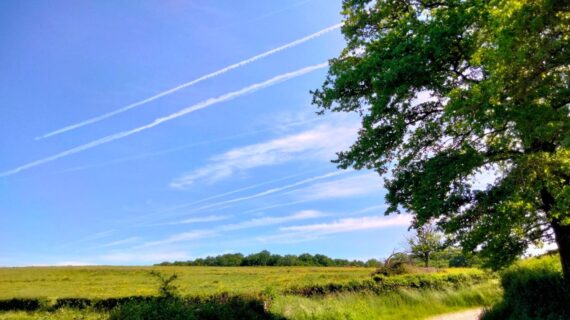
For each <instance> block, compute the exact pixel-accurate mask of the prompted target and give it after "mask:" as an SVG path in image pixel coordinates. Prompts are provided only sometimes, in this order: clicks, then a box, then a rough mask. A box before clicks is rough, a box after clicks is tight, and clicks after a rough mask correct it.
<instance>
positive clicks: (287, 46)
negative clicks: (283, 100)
mask: <svg viewBox="0 0 570 320" xmlns="http://www.w3.org/2000/svg"><path fill="white" fill-rule="evenodd" d="M341 26H342V23H339V24H335V25H334V26H330V27H328V28H325V29H323V30H321V31H318V32H315V33H313V34H311V35H308V36H306V37H304V38H301V39H298V40H295V41H293V42H289V43H287V44H285V45H283V46H281V47H278V48H275V49H271V50H269V51H266V52H264V53H261V54H258V55H256V56H253V57H251V58H248V59H246V60H243V61H240V62H237V63H234V64H232V65H230V66H227V67H225V68H223V69H220V70H218V71H214V72H212V73H209V74H207V75H205V76H202V77H200V78H198V79H194V80H192V81H189V82H186V83H183V84H181V85H179V86H177V87H174V88H171V89H168V90H166V91H162V92H160V93H157V94H155V95H154V96H152V97H149V98H146V99H144V100H140V101H137V102H135V103H132V104H129V105H128V106H125V107H122V108H120V109H117V110H114V111H111V112H108V113H105V114H103V115H100V116H97V117H93V118H91V119H87V120H85V121H82V122H79V123H76V124H72V125H69V126H67V127H63V128H61V129H57V130H55V131H52V132H49V133H46V134H44V135H42V136H38V137H35V138H34V139H35V140H41V139H44V138H47V137H51V136H55V135H58V134H61V133H64V132H67V131H71V130H74V129H77V128H80V127H83V126H86V125H88V124H92V123H95V122H99V121H101V120H103V119H106V118H109V117H112V116H114V115H117V114H119V113H123V112H125V111H127V110H130V109H133V108H136V107H138V106H141V105H143V104H146V103H149V102H151V101H154V100H156V99H159V98H161V97H164V96H167V95H169V94H171V93H174V92H176V91H178V90H181V89H184V88H187V87H190V86H193V85H195V84H197V83H199V82H202V81H204V80H207V79H210V78H213V77H217V76H219V75H221V74H224V73H226V72H228V71H230V70H233V69H236V68H239V67H243V66H245V65H247V64H250V63H252V62H254V61H257V60H259V59H263V58H265V57H268V56H270V55H273V54H275V53H278V52H280V51H283V50H286V49H290V48H293V47H296V46H298V45H300V44H302V43H304V42H307V41H309V40H312V39H315V38H318V37H320V36H322V35H323V34H325V33H328V32H330V31H333V30H336V29H338V28H340V27H341Z"/></svg>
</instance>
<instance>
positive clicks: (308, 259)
mask: <svg viewBox="0 0 570 320" xmlns="http://www.w3.org/2000/svg"><path fill="white" fill-rule="evenodd" d="M159 265H161V266H171V265H174V266H215V267H239V266H314V267H348V266H355V267H376V266H377V265H378V260H375V259H370V260H368V261H366V262H363V261H359V260H346V259H332V258H330V257H328V256H325V255H322V254H315V255H312V254H310V253H303V254H301V255H299V256H296V255H292V254H288V255H284V256H282V255H279V254H271V252H269V251H267V250H263V251H260V252H258V253H252V254H250V255H247V256H244V255H243V254H241V253H227V254H222V255H219V256H215V257H206V258H198V259H195V260H189V261H175V262H162V263H160V264H159Z"/></svg>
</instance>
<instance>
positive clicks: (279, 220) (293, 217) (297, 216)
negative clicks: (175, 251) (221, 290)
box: [141, 210, 326, 247]
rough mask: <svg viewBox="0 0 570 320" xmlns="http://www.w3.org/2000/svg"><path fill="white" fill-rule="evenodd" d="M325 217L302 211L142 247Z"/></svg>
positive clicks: (194, 232) (323, 214) (163, 240)
mask: <svg viewBox="0 0 570 320" xmlns="http://www.w3.org/2000/svg"><path fill="white" fill-rule="evenodd" d="M324 216H326V214H325V213H323V212H321V211H317V210H302V211H299V212H296V213H293V214H290V215H286V216H277V217H273V216H272V217H262V218H254V219H250V220H245V221H242V222H238V223H232V224H225V225H221V226H219V227H216V228H211V229H208V230H193V231H189V232H183V233H177V234H174V235H171V236H169V237H167V238H165V239H162V240H155V241H149V242H145V243H144V244H143V245H142V246H141V247H152V246H161V245H169V244H173V243H179V242H188V241H194V240H198V239H201V238H207V237H212V236H216V235H219V234H221V233H223V232H229V231H236V230H242V229H249V228H258V227H266V226H271V225H279V224H284V223H287V222H292V221H299V220H306V219H314V218H319V217H324Z"/></svg>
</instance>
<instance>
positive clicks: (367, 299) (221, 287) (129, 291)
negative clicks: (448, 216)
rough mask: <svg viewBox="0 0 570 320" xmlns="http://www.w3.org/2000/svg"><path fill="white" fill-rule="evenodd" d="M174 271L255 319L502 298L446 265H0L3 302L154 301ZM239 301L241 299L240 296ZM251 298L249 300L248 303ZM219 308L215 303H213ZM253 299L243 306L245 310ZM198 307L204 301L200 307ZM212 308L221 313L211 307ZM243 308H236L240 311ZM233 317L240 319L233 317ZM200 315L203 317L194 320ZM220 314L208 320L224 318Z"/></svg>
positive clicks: (402, 312) (194, 289)
mask: <svg viewBox="0 0 570 320" xmlns="http://www.w3.org/2000/svg"><path fill="white" fill-rule="evenodd" d="M152 270H155V271H158V272H160V273H161V274H164V275H170V274H173V273H176V274H177V275H178V279H177V280H176V281H175V284H176V286H177V293H178V294H179V295H180V296H182V297H186V298H190V299H195V298H197V297H201V298H200V299H204V300H203V301H208V303H210V304H211V301H212V300H208V299H212V298H211V297H217V298H215V299H218V300H219V299H220V298H219V297H222V298H221V300H223V301H224V302H223V303H224V304H227V301H229V300H228V298H224V294H229V295H231V296H235V297H252V299H253V300H252V301H253V304H251V305H253V306H254V307H255V303H256V302H259V306H260V308H261V309H262V311H263V310H265V311H263V315H262V316H261V317H259V319H423V318H426V317H429V316H432V315H436V314H441V313H445V312H450V311H456V310H461V309H466V308H472V307H477V306H490V305H492V304H493V303H495V302H497V301H498V299H499V298H500V296H501V289H500V287H499V284H498V281H497V279H496V278H494V277H493V276H488V274H487V273H485V272H483V271H481V270H479V269H470V268H451V269H441V270H439V272H437V273H429V274H404V275H399V276H390V277H380V278H376V279H375V280H373V277H371V272H372V271H373V270H374V269H373V268H360V267H103V266H101V267H30V268H0V302H1V301H2V300H4V301H6V300H9V299H12V298H43V299H44V300H45V301H47V302H48V303H50V304H51V305H52V306H53V305H54V303H55V302H56V301H57V299H60V300H62V298H63V299H65V298H74V299H75V298H85V299H88V300H89V299H91V300H93V301H98V300H101V299H109V298H120V297H133V296H148V297H156V296H157V295H158V294H159V292H158V281H157V279H156V277H153V276H151V275H150V271H152ZM240 299H241V298H240ZM248 299H249V298H248ZM216 303H218V302H216ZM248 303H250V302H247V303H245V304H243V306H245V305H246V304H248ZM201 306H203V304H202V305H201ZM213 306H214V307H213V308H223V307H224V305H222V304H218V305H216V304H213ZM243 306H239V307H240V308H243ZM201 308H203V307H201ZM110 315H112V310H108V309H107V310H105V309H98V308H95V307H93V305H92V306H91V307H86V308H82V307H80V308H77V307H72V308H70V307H59V308H53V307H52V308H51V309H50V308H42V309H38V310H35V311H33V312H26V311H17V310H14V311H3V312H2V311H0V319H1V320H16V319H61V320H67V319H86V320H88V319H108V318H109V316H110ZM235 317H236V319H239V318H240V316H239V315H236V316H235ZM197 318H200V317H197ZM224 318H225V317H220V316H218V317H212V319H224Z"/></svg>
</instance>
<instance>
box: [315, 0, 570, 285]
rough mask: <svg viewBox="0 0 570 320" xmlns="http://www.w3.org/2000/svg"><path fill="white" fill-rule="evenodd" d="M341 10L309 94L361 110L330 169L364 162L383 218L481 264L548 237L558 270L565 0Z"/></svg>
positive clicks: (568, 157) (500, 261) (566, 142)
mask: <svg viewBox="0 0 570 320" xmlns="http://www.w3.org/2000/svg"><path fill="white" fill-rule="evenodd" d="M343 14H344V17H345V21H344V26H343V28H342V32H343V34H344V36H345V39H346V47H345V49H344V50H343V51H342V53H341V54H340V56H339V57H337V58H335V59H332V60H331V61H330V69H329V72H328V75H327V77H326V80H325V81H324V84H323V85H322V87H321V88H320V89H318V90H316V91H313V92H312V93H313V102H314V103H315V104H316V105H317V106H318V107H319V109H320V112H321V113H324V112H325V111H333V112H357V113H359V114H360V115H361V116H362V128H361V130H360V131H359V137H358V139H357V141H356V142H355V143H354V144H353V145H352V147H351V148H350V149H349V150H346V151H344V152H340V153H339V154H338V158H337V160H336V162H337V163H338V165H339V166H340V167H341V168H348V167H354V168H356V169H362V168H367V169H374V170H376V171H377V172H378V173H379V174H381V175H383V176H384V178H385V186H386V188H387V191H388V193H387V196H386V199H387V202H388V204H389V209H388V210H387V214H389V213H400V212H402V211H407V212H410V213H412V214H414V215H415V220H414V226H415V227H419V226H421V225H423V224H424V223H426V222H428V221H430V220H432V219H435V220H437V221H438V225H439V226H440V227H441V228H442V229H443V230H444V231H445V232H446V233H447V234H448V235H449V237H451V240H452V241H455V242H457V243H461V245H462V246H463V248H464V249H465V250H467V251H479V252H480V253H481V256H482V257H483V258H484V259H485V261H486V263H487V265H489V266H492V267H495V268H500V267H502V266H505V265H508V264H510V263H511V262H513V260H514V259H516V258H517V257H518V256H520V255H521V254H522V253H523V252H524V251H525V250H526V249H527V247H529V246H530V245H533V244H539V243H541V242H543V241H552V240H555V241H556V243H557V244H558V247H559V251H560V256H561V259H562V263H563V270H564V273H565V275H566V277H567V278H569V277H570V115H569V114H570V106H569V103H570V95H569V93H570V89H569V82H570V77H569V76H570V75H569V72H570V66H569V50H570V43H569V42H570V23H569V22H570V2H569V1H559V0H443V1H442V0H378V1H371V0H344V2H343ZM483 178H486V179H487V180H488V184H487V185H486V186H482V187H481V186H478V185H477V181H482V179H483Z"/></svg>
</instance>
